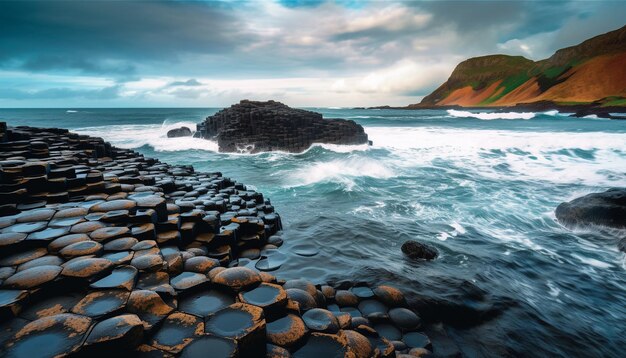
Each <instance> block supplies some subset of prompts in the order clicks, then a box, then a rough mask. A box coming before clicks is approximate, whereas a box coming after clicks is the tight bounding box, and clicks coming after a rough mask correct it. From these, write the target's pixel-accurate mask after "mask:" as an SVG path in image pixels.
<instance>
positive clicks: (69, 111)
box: [65, 109, 78, 113]
mask: <svg viewBox="0 0 626 358" xmlns="http://www.w3.org/2000/svg"><path fill="white" fill-rule="evenodd" d="M76 112H78V111H75V110H73V109H68V110H67V111H65V113H76Z"/></svg>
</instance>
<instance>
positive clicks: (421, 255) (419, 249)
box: [401, 240, 438, 260]
mask: <svg viewBox="0 0 626 358" xmlns="http://www.w3.org/2000/svg"><path fill="white" fill-rule="evenodd" d="M401 250H402V252H403V253H404V254H405V255H407V256H408V257H410V258H412V259H426V260H432V259H434V258H436V257H437V255H438V253H437V250H436V249H435V248H433V247H430V246H428V245H426V244H422V243H421V242H417V241H413V240H409V241H407V242H405V243H404V244H402V248H401Z"/></svg>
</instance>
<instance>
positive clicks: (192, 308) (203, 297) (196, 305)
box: [178, 289, 235, 317]
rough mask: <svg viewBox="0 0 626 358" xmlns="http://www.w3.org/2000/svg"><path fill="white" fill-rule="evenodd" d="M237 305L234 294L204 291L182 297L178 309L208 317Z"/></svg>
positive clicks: (221, 291) (222, 291)
mask: <svg viewBox="0 0 626 358" xmlns="http://www.w3.org/2000/svg"><path fill="white" fill-rule="evenodd" d="M233 303H235V297H234V295H233V294H232V293H230V292H226V291H224V290H215V289H213V290H203V291H199V292H195V293H192V294H190V295H185V296H184V297H181V299H180V301H179V304H178V309H179V310H181V311H183V312H186V313H190V314H193V315H196V316H199V317H207V316H209V315H211V314H213V313H215V312H217V311H219V310H221V309H222V308H225V307H228V306H230V305H231V304H233Z"/></svg>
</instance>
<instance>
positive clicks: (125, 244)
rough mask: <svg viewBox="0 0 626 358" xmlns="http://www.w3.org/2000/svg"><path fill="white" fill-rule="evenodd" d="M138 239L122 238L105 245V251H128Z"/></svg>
mask: <svg viewBox="0 0 626 358" xmlns="http://www.w3.org/2000/svg"><path fill="white" fill-rule="evenodd" d="M137 242H138V241H137V239H135V238H134V237H120V238H119V239H115V240H111V241H109V242H107V243H106V244H104V251H128V250H130V249H131V248H132V247H133V246H135V244H137Z"/></svg>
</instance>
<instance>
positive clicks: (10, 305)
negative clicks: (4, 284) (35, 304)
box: [0, 290, 28, 317]
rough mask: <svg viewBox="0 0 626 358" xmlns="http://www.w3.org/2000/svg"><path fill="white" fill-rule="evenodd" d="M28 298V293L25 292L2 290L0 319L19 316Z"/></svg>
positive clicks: (0, 291) (0, 293) (0, 292)
mask: <svg viewBox="0 0 626 358" xmlns="http://www.w3.org/2000/svg"><path fill="white" fill-rule="evenodd" d="M26 297H28V291H25V290H0V317H6V316H15V315H17V314H18V313H19V312H20V310H21V309H22V306H21V304H20V303H21V302H23V301H24V299H26Z"/></svg>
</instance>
